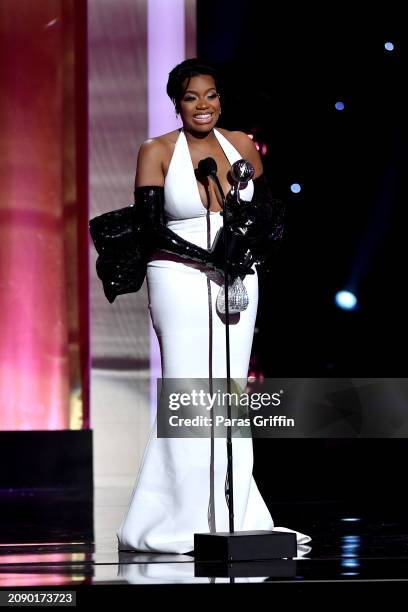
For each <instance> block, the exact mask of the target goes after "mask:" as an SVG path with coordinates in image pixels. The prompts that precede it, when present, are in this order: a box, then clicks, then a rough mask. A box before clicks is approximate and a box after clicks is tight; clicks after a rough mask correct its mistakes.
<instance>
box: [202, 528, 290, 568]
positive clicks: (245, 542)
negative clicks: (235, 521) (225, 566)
mask: <svg viewBox="0 0 408 612" xmlns="http://www.w3.org/2000/svg"><path fill="white" fill-rule="evenodd" d="M193 554H194V561H195V562H196V563H197V562H218V563H232V562H235V561H263V560H267V559H292V558H293V557H296V555H297V543H296V534H295V533H288V532H281V531H234V532H233V533H230V532H228V531H225V532H223V531H219V532H215V533H195V534H194V552H193Z"/></svg>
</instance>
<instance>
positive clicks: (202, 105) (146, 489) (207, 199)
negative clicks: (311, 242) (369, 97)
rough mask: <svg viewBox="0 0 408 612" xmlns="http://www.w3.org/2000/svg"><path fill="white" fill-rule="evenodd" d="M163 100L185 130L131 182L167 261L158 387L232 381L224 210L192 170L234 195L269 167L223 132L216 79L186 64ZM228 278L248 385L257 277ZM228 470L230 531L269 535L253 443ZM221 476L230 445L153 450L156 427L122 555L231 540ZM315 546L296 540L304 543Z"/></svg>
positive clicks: (149, 157)
mask: <svg viewBox="0 0 408 612" xmlns="http://www.w3.org/2000/svg"><path fill="white" fill-rule="evenodd" d="M167 93H168V95H169V96H170V98H171V99H172V101H173V103H174V104H175V109H176V112H177V114H180V117H181V120H182V123H183V127H182V128H181V129H180V130H174V131H172V132H170V133H168V134H164V135H162V136H159V137H157V138H153V139H150V140H148V141H147V142H145V143H144V144H143V145H142V146H141V148H140V151H139V156H138V162H137V171H136V182H135V187H136V188H135V196H136V205H137V206H139V207H140V208H141V209H142V208H143V211H144V212H143V214H144V215H145V217H146V218H149V219H150V222H151V224H152V226H154V227H155V228H156V231H157V235H160V240H159V242H158V244H159V246H160V249H162V250H158V251H156V252H155V253H154V254H153V256H152V257H151V258H150V261H149V263H148V267H147V283H148V294H149V309H150V313H151V317H152V321H153V326H154V329H155V331H156V333H157V336H158V340H159V344H160V349H161V360H162V377H163V378H164V379H165V378H184V379H201V380H203V379H204V380H212V378H225V377H226V348H225V316H224V315H223V314H222V313H221V312H220V310H219V308H218V307H217V302H216V300H217V296H218V293H219V291H220V289H221V287H222V284H223V278H222V274H221V272H220V269H221V268H222V265H221V263H220V261H218V260H217V257H216V256H215V255H214V254H213V252H212V250H211V249H212V247H213V245H214V238H215V236H216V234H217V232H218V230H219V229H220V228H221V227H222V216H221V214H220V212H221V210H222V202H221V198H220V195H219V193H218V192H217V189H215V186H214V183H213V181H211V180H210V181H209V180H208V179H207V178H206V177H203V176H200V174H199V172H198V171H197V168H198V165H199V162H200V160H202V159H205V158H208V157H211V158H213V159H214V160H215V161H216V164H217V174H218V178H219V181H220V183H221V186H222V189H223V191H224V193H228V192H229V191H230V189H231V186H232V184H231V178H230V169H231V165H232V164H233V163H234V162H235V161H237V160H239V159H242V158H244V159H246V160H248V161H250V162H251V163H252V165H253V166H254V168H255V178H257V177H259V176H260V175H262V172H263V168H262V162H261V159H260V156H259V154H258V152H257V150H256V148H255V147H254V145H253V143H252V141H251V140H250V139H249V138H248V136H247V135H246V134H244V133H242V132H230V131H227V130H224V129H216V127H215V126H216V124H217V121H218V119H219V116H220V114H221V103H220V97H219V93H218V90H217V81H216V75H215V72H214V70H213V69H212V68H211V67H209V66H206V65H202V64H200V62H199V61H198V60H196V59H193V60H186V61H185V62H182V63H181V64H180V65H178V66H176V67H175V68H174V69H173V70H172V71H171V72H170V75H169V80H168V85H167ZM253 191H254V187H253V181H249V182H248V184H247V185H246V187H245V188H244V189H242V191H240V196H241V198H242V199H244V200H247V201H250V200H251V198H252V194H253ZM161 206H162V207H164V210H163V209H161V208H160V207H161ZM163 249H165V251H164V250H163ZM231 271H232V272H235V273H236V274H237V273H238V272H241V273H242V274H241V276H243V275H244V274H245V273H246V275H245V277H244V281H243V282H244V285H245V288H246V291H247V294H248V307H247V308H246V309H245V310H243V311H242V312H239V313H238V314H233V315H231V316H230V355H231V377H232V378H233V379H239V380H244V381H246V379H247V372H248V365H249V359H250V353H251V346H252V340H253V333H254V325H255V319H256V312H257V303H258V281H257V274H256V270H255V267H254V266H253V269H248V268H245V262H241V261H234V262H230V272H231ZM233 460H234V464H233V465H234V518H235V530H237V531H239V530H252V529H264V530H271V529H273V521H272V518H271V516H270V514H269V511H268V509H267V507H266V504H265V502H264V501H263V499H262V497H261V495H260V493H259V490H258V488H257V485H256V483H255V481H254V479H253V477H252V465H253V454H252V440H251V439H248V438H247V439H235V438H234V439H233ZM226 471H227V453H226V444H225V440H223V439H220V438H215V439H214V438H213V439H206V438H200V439H197V438H190V439H189V438H186V439H180V438H178V439H177V438H157V434H156V426H154V427H153V429H152V433H151V435H150V439H149V442H148V444H147V447H146V450H145V453H144V457H143V459H142V463H141V467H140V470H139V475H138V478H137V481H136V485H135V488H134V491H133V495H132V499H131V503H130V506H129V509H128V512H127V514H126V516H125V518H124V520H123V522H122V525H121V527H120V529H119V531H118V539H119V548H120V549H121V550H129V549H132V550H140V551H151V552H163V553H188V552H191V551H192V549H193V536H194V533H204V532H209V531H211V532H213V531H228V528H229V522H228V507H227V503H226V499H225V497H226V496H225V480H226ZM282 529H283V528H282ZM309 539H310V538H308V537H307V536H303V535H302V534H298V541H299V542H300V543H303V542H306V541H308V540H309Z"/></svg>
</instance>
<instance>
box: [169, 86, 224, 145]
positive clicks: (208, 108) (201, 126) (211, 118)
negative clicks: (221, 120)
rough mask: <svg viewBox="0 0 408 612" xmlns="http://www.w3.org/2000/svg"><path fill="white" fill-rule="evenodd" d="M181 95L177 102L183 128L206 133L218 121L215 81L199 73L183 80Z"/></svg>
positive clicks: (218, 107) (218, 100) (218, 112)
mask: <svg viewBox="0 0 408 612" xmlns="http://www.w3.org/2000/svg"><path fill="white" fill-rule="evenodd" d="M182 91H183V95H182V96H181V99H180V101H179V104H178V109H179V111H180V116H181V119H182V121H183V126H184V129H187V130H188V131H191V132H200V133H208V132H210V131H211V130H212V129H213V127H214V126H215V124H216V123H217V121H218V117H219V116H220V111H221V106H220V99H219V96H218V93H217V89H216V87H215V81H214V79H213V77H212V76H210V75H208V74H201V75H199V76H193V77H191V78H190V79H186V80H185V81H184V82H183V89H182Z"/></svg>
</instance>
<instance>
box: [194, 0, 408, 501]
mask: <svg viewBox="0 0 408 612" xmlns="http://www.w3.org/2000/svg"><path fill="white" fill-rule="evenodd" d="M404 23H405V21H404V19H403V17H402V8H401V7H398V4H397V3H393V2H387V3H379V6H375V5H374V4H373V3H370V4H368V3H367V4H366V5H364V4H361V3H360V4H359V3H357V2H355V3H347V2H339V3H326V4H325V5H323V6H321V5H318V4H315V5H313V4H312V3H309V2H308V3H293V2H288V3H285V5H284V6H282V5H281V3H272V2H257V1H254V0H236V1H234V2H230V1H226V0H217V1H215V0H198V19H197V35H198V55H199V57H201V58H202V59H205V60H207V61H209V62H212V63H214V64H215V65H216V66H217V67H218V69H219V72H220V76H221V81H222V84H223V87H222V90H221V93H222V110H223V112H222V120H223V121H222V123H220V125H221V126H222V127H225V128H227V129H237V130H243V131H246V132H251V133H253V134H254V135H255V138H256V140H257V141H258V142H259V143H265V144H266V145H267V154H266V155H265V156H264V158H263V162H264V168H265V173H266V174H267V176H268V178H269V180H270V184H271V186H272V190H273V193H274V195H275V197H279V198H282V199H283V200H284V201H285V202H286V205H287V211H288V212H287V231H286V240H285V243H284V246H283V247H282V248H281V250H280V252H279V253H278V254H277V255H276V257H275V263H274V269H273V271H272V272H271V273H269V274H268V275H263V276H261V278H260V281H261V282H260V306H259V312H258V322H257V330H258V331H257V333H256V334H255V339H254V347H253V358H255V359H256V361H257V364H258V367H260V368H261V369H262V371H263V372H264V374H265V375H266V376H268V377H275V376H287V377H291V376H299V377H308V376H313V377H314V376H316V377H324V376H330V377H336V376H341V377H343V376H344V377H365V376H367V377H404V376H405V374H406V357H405V354H406V347H407V325H406V316H407V312H408V308H407V306H408V303H407V298H406V291H405V283H406V280H405V279H406V276H407V274H406V271H405V268H406V262H407V260H408V258H407V252H406V251H407V240H406V218H405V205H406V202H405V184H404V181H403V178H405V177H404V174H403V172H404V170H405V162H406V138H405V133H404V130H403V126H404V123H405V113H406V109H407V104H406V98H405V94H404V92H403V88H404V80H405V77H404V75H405V73H406V72H407V71H406V61H405V49H404V44H405V40H406V31H405V30H403V28H404ZM386 41H392V42H393V43H394V45H395V50H394V52H391V53H389V52H387V51H385V49H384V43H385V42H386ZM338 100H341V101H343V102H344V103H345V110H344V111H341V112H339V111H336V110H335V108H334V104H335V102H336V101H338ZM293 182H298V183H301V184H302V187H303V188H302V191H301V193H300V194H292V193H291V191H290V189H289V187H290V184H291V183H293ZM351 281H354V283H355V289H356V293H357V296H358V300H359V307H358V309H357V310H355V311H352V312H346V311H342V310H340V309H339V308H338V307H337V306H336V305H335V304H334V301H333V300H334V295H335V292H336V291H337V290H340V289H343V288H346V287H347V286H349V283H350V282H351ZM254 446H255V475H256V476H257V480H258V482H259V484H260V486H261V488H262V489H263V491H264V493H265V495H266V497H267V499H268V502H269V503H270V504H272V505H273V503H274V502H275V501H276V500H283V501H285V500H287V501H289V500H292V499H298V500H299V499H304V500H319V499H326V500H330V499H338V500H345V501H349V502H355V501H356V500H360V501H361V502H364V501H367V500H369V501H370V503H371V502H372V501H373V500H374V499H375V500H377V502H378V500H379V499H380V498H383V499H387V500H391V499H394V500H398V501H399V502H401V501H402V500H403V497H404V496H403V493H402V487H401V469H403V465H404V463H405V457H406V450H407V446H408V445H407V444H406V441H405V440H272V441H271V440H266V441H265V440H256V441H255V443H254Z"/></svg>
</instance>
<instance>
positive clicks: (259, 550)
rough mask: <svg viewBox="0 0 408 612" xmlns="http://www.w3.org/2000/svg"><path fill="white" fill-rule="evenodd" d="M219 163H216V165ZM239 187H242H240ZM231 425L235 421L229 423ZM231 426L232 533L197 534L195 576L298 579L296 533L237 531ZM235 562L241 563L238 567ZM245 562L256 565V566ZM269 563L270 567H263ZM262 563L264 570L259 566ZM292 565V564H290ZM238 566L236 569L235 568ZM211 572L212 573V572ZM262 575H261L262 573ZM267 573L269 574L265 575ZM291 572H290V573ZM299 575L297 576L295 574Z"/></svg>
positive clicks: (214, 177) (226, 238) (225, 223)
mask: <svg viewBox="0 0 408 612" xmlns="http://www.w3.org/2000/svg"><path fill="white" fill-rule="evenodd" d="M214 163H215V162H214ZM207 176H209V177H210V178H211V179H212V180H213V181H214V182H215V184H216V186H217V189H218V191H219V194H220V197H221V203H222V206H223V211H224V214H223V230H224V231H223V233H224V236H223V239H224V291H225V323H226V325H225V346H226V366H227V391H228V396H227V397H228V400H227V414H228V419H231V404H230V398H231V396H230V393H231V371H230V338H229V304H228V246H229V245H228V242H229V235H228V219H227V214H226V213H227V202H226V198H225V196H224V192H223V190H222V186H221V184H220V181H219V179H218V177H217V170H216V166H215V167H214V168H213V169H211V170H210V171H209V172H207ZM238 185H239V184H238ZM229 423H231V420H229ZM231 430H232V428H231V426H230V425H229V426H228V427H227V462H228V466H227V475H228V516H229V532H215V533H195V534H194V557H195V568H194V569H195V576H210V575H211V576H217V575H218V576H229V577H230V579H231V581H233V578H234V577H235V576H265V575H267V576H274V575H277V576H284V575H287V576H289V575H290V576H294V575H295V573H296V568H295V567H294V566H293V563H294V562H293V561H292V565H291V564H290V561H291V559H293V557H295V556H296V553H297V545H296V535H295V533H285V532H283V533H282V532H279V531H273V530H272V531H259V530H258V531H256V530H255V531H235V529H234V494H233V493H234V488H233V469H232V468H233V466H232V440H231ZM235 561H239V562H240V563H238V564H234V562H235ZM243 561H251V563H254V562H258V563H255V565H253V566H252V567H250V566H249V565H245V564H243V563H242V562H243ZM265 561H268V563H269V565H268V568H267V569H266V568H265V567H264V566H262V565H263V564H264V563H265ZM259 563H261V566H262V567H259ZM288 564H289V565H288ZM234 565H235V567H234ZM209 572H210V573H209ZM259 572H260V573H259ZM265 572H266V573H265ZM288 572H289V573H288ZM293 572H295V573H293Z"/></svg>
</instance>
